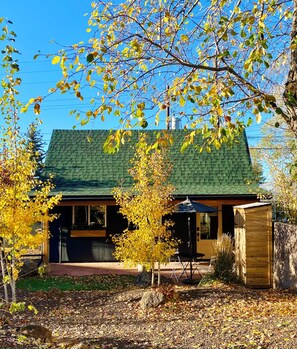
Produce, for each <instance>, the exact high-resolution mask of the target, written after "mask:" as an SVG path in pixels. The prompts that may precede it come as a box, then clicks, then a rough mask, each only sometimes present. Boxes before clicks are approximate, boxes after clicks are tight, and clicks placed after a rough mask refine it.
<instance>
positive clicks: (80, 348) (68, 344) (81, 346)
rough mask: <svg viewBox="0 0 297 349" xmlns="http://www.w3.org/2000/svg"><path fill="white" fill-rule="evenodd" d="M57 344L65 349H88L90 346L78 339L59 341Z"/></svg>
mask: <svg viewBox="0 0 297 349" xmlns="http://www.w3.org/2000/svg"><path fill="white" fill-rule="evenodd" d="M55 344H56V345H57V346H59V347H62V348H63V349H88V348H89V346H88V345H87V344H85V343H83V342H80V341H79V340H77V339H71V338H64V339H60V340H57V341H56V342H55Z"/></svg>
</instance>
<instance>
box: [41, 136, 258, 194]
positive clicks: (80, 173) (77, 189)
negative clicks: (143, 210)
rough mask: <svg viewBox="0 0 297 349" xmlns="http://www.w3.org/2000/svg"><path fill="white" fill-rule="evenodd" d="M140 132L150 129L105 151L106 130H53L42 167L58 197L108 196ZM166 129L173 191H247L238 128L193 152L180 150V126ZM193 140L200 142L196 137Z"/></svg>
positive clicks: (124, 175) (247, 168)
mask: <svg viewBox="0 0 297 349" xmlns="http://www.w3.org/2000/svg"><path fill="white" fill-rule="evenodd" d="M141 132H146V133H149V134H150V136H153V134H154V133H155V132H156V131H152V130H149V131H138V130H133V131H132V137H131V140H130V142H127V143H126V144H124V145H123V146H122V147H121V148H120V150H119V151H118V152H116V153H115V154H112V155H111V154H106V153H104V152H103V144H104V142H105V140H106V138H107V136H108V135H109V131H108V130H92V131H89V130H54V131H53V134H52V137H51V141H50V145H49V149H48V152H47V156H46V162H45V169H44V173H45V174H46V175H48V174H52V175H53V176H54V182H55V184H56V188H55V189H54V191H53V192H54V193H55V192H62V194H63V196H64V197H65V196H66V197H67V196H71V197H73V196H84V197H86V196H96V197H97V196H110V195H112V189H113V188H114V187H115V186H117V185H119V183H120V182H122V183H124V185H125V186H130V185H131V184H132V179H131V177H130V175H129V173H128V169H129V168H130V167H131V164H130V159H131V158H132V156H133V154H134V153H135V151H134V145H135V143H136V142H137V140H138V137H139V134H140V133H141ZM170 132H172V135H173V139H174V145H173V147H172V148H171V150H170V158H171V160H172V162H173V171H172V174H171V177H170V182H171V183H172V184H173V185H174V186H175V188H176V191H175V193H173V194H175V195H208V196H209V195H215V196H217V195H231V196H232V195H248V194H251V191H250V188H249V187H248V185H247V184H246V180H247V179H249V178H251V177H252V167H251V161H250V155H249V151H248V145H247V140H246V136H245V134H244V133H243V134H242V135H241V136H240V137H239V138H238V140H237V142H236V143H234V145H233V146H232V147H228V146H227V145H223V146H222V148H221V149H219V150H213V151H212V152H211V153H206V152H202V153H199V152H198V151H197V150H195V149H194V147H189V148H188V149H186V150H185V151H184V152H181V151H180V147H181V143H182V140H183V138H184V136H185V131H184V130H172V131H170ZM88 137H91V139H92V141H91V142H89V141H88ZM197 141H198V142H202V139H200V140H199V138H198V140H197Z"/></svg>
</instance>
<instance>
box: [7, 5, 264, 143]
mask: <svg viewBox="0 0 297 349" xmlns="http://www.w3.org/2000/svg"><path fill="white" fill-rule="evenodd" d="M90 4H91V1H90V0H51V1H40V0H18V1H16V2H13V1H7V0H6V1H2V2H1V12H0V17H5V18H7V19H9V20H11V21H12V22H13V25H12V27H11V30H14V31H15V32H16V34H17V38H16V43H15V47H16V49H18V50H19V51H20V52H21V55H20V56H19V63H20V69H21V70H20V77H21V78H22V85H21V88H20V98H19V99H20V101H22V102H24V103H25V102H27V101H28V100H29V99H30V98H32V97H37V96H44V95H46V94H47V91H48V90H49V88H51V87H53V86H54V85H55V82H56V81H58V79H59V77H60V71H59V66H58V65H57V66H55V65H52V64H51V59H50V58H49V59H46V58H45V57H39V58H38V59H37V60H34V59H33V57H34V55H35V54H37V53H38V51H41V53H43V54H48V53H54V52H56V51H57V50H58V49H59V47H60V46H59V45H65V46H67V45H71V44H74V43H77V42H79V41H87V33H86V28H87V20H88V16H84V14H86V13H89V12H90V11H91V5H90ZM53 41H55V42H56V43H58V44H59V45H58V44H55V43H53ZM87 103H88V98H85V99H84V102H82V103H81V102H79V101H78V100H77V99H75V98H72V97H71V96H70V95H67V94H65V95H59V94H55V95H53V96H51V97H50V98H49V99H47V100H46V101H45V102H44V103H43V104H42V112H41V115H40V117H41V119H42V121H43V124H42V125H41V126H40V131H41V133H42V135H43V139H44V141H46V142H48V141H49V139H50V135H51V132H52V130H53V129H71V128H72V127H73V126H74V125H76V126H77V127H78V128H82V127H80V126H79V125H77V123H76V120H75V119H74V118H73V117H71V116H70V115H69V111H70V110H71V109H74V108H75V107H80V108H81V109H84V104H85V105H86V104H87ZM85 109H86V107H85ZM34 119H35V115H34V113H33V111H32V110H30V111H29V112H28V113H26V114H21V126H22V130H24V131H25V129H26V127H27V125H28V124H29V123H30V122H31V121H32V120H34ZM116 127H117V125H116V124H113V123H112V122H111V121H110V122H104V123H102V122H101V121H99V120H98V121H96V122H93V123H90V124H89V125H87V126H85V127H84V128H101V129H109V128H116ZM247 135H248V138H249V142H250V144H254V143H255V142H256V141H257V140H258V138H257V137H258V136H259V135H260V131H259V125H256V124H255V125H253V126H251V127H250V128H249V129H248V130H247Z"/></svg>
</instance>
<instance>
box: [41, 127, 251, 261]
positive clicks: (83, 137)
mask: <svg viewBox="0 0 297 349" xmlns="http://www.w3.org/2000/svg"><path fill="white" fill-rule="evenodd" d="M140 132H146V133H148V134H149V136H153V135H154V132H156V131H153V130H148V131H138V130H133V131H132V136H131V140H130V142H126V143H125V144H124V145H123V146H122V147H121V148H120V150H119V151H118V152H116V153H115V154H113V155H110V154H106V153H104V152H103V150H102V148H103V143H104V141H105V140H106V138H107V136H108V135H109V131H107V130H92V131H90V130H54V131H53V134H52V137H51V141H50V144H49V148H48V152H47V156H46V162H45V168H44V174H45V175H49V174H52V175H53V176H54V183H55V185H56V187H55V189H54V190H53V194H55V193H59V192H62V195H63V198H62V201H61V203H60V204H59V206H57V207H56V208H55V212H56V213H57V214H58V215H59V218H58V219H56V220H55V221H54V222H52V223H51V224H50V227H49V229H50V233H51V236H50V242H49V261H50V262H58V261H62V262H66V261H112V260H114V257H113V251H114V245H113V243H112V238H111V237H112V235H113V234H118V233H121V232H122V231H123V230H124V229H126V227H127V222H126V221H125V219H124V218H123V217H122V216H121V215H120V214H119V213H118V207H117V206H116V204H115V200H114V198H113V195H112V190H113V188H114V187H115V186H117V185H119V183H122V184H123V185H124V186H130V185H131V183H132V180H131V178H130V176H129V173H128V169H129V168H130V167H131V165H130V159H131V157H132V156H133V154H134V147H133V145H135V143H136V142H137V139H138V137H139V133H140ZM164 132H165V131H164ZM167 132H172V136H173V139H174V145H173V147H172V148H171V150H170V158H171V160H172V162H173V171H172V174H171V177H170V182H171V183H172V184H173V185H174V186H175V188H176V191H175V192H174V193H172V194H173V196H174V199H175V200H176V203H177V202H180V201H182V200H185V199H186V197H187V196H189V197H190V198H191V200H194V201H197V202H200V203H203V204H205V205H208V206H212V207H214V208H217V212H215V213H210V214H203V213H200V214H199V213H193V214H191V219H190V221H191V227H190V229H191V231H192V233H193V234H192V236H194V239H193V241H192V243H193V246H194V248H195V249H196V250H197V251H199V252H201V253H204V254H205V258H210V256H211V249H212V246H213V242H214V241H216V239H217V238H218V236H220V235H221V234H222V233H230V234H234V216H233V206H234V205H241V204H248V203H251V202H255V201H256V200H257V196H256V194H255V193H254V192H252V191H251V188H250V186H249V185H248V180H250V179H251V178H252V177H253V173H252V166H251V159H250V154H249V149H248V144H247V139H246V135H245V133H242V134H241V135H240V136H239V137H238V139H237V141H236V142H235V143H234V145H233V146H232V147H230V146H227V145H223V146H222V148H221V149H220V150H214V151H212V152H211V153H207V152H202V153H199V151H197V150H195V149H194V147H189V148H188V149H186V150H185V151H184V152H181V151H180V147H181V142H182V139H183V138H184V136H185V132H186V131H184V130H170V131H167ZM90 138H91V141H90ZM197 142H198V143H199V142H201V144H202V139H198V140H197ZM172 219H173V220H174V222H175V225H174V227H173V230H174V232H173V233H174V235H175V236H176V237H177V238H179V239H180V240H181V241H182V243H181V246H180V249H181V250H182V249H186V248H187V236H188V233H187V231H188V230H187V224H188V223H187V221H188V217H187V216H186V215H184V214H178V213H175V214H173V215H172ZM195 237H196V238H195Z"/></svg>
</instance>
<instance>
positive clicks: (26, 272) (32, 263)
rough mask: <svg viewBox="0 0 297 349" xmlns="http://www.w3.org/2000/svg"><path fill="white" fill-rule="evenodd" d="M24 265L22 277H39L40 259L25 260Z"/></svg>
mask: <svg viewBox="0 0 297 349" xmlns="http://www.w3.org/2000/svg"><path fill="white" fill-rule="evenodd" d="M23 262H24V264H23V266H22V268H21V271H20V276H22V277H25V276H26V277H30V276H36V275H38V267H39V264H40V259H33V258H31V259H25V260H24V261H23Z"/></svg>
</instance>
